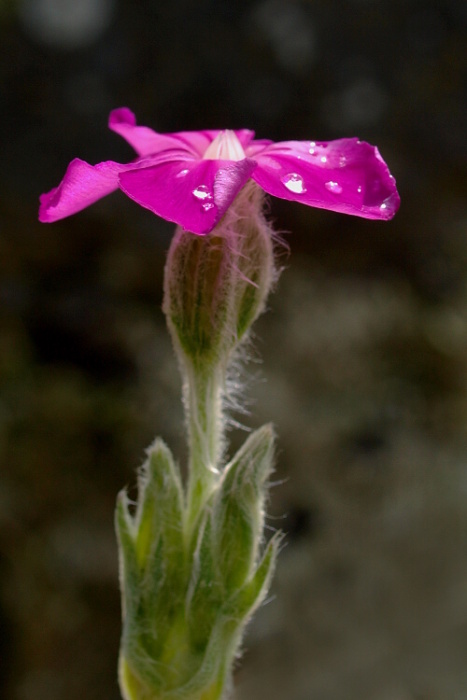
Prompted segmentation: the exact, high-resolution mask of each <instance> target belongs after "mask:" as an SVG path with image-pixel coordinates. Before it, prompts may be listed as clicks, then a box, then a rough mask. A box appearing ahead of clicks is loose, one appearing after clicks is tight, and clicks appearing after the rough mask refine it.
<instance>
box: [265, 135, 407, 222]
mask: <svg viewBox="0 0 467 700" xmlns="http://www.w3.org/2000/svg"><path fill="white" fill-rule="evenodd" d="M255 158H256V160H257V163H258V167H257V168H256V170H255V171H254V173H253V175H252V177H253V179H254V180H255V181H256V182H257V183H258V185H260V186H261V187H262V188H263V189H264V190H265V191H266V192H269V194H272V195H274V196H275V197H281V198H282V199H290V200H294V201H297V202H301V203H302V204H308V205H310V206H313V207H319V208H322V209H330V210H332V211H338V212H343V213H345V214H353V215H355V216H361V217H364V218H366V219H391V218H392V217H393V216H394V214H395V213H396V211H397V209H398V208H399V203H400V199H399V195H398V193H397V189H396V183H395V180H394V178H393V177H392V175H391V174H390V172H389V170H388V167H387V165H386V163H385V162H384V161H383V159H382V158H381V156H380V154H379V152H378V149H377V148H376V147H375V146H370V144H368V143H365V142H363V141H358V140H357V139H340V140H338V141H330V142H328V143H323V142H321V143H315V142H310V141H287V142H283V143H277V144H274V145H272V146H269V147H267V148H265V149H264V150H263V151H261V152H260V153H257V154H256V156H255Z"/></svg>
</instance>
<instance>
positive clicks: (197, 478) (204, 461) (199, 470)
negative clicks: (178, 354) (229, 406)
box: [184, 361, 225, 537]
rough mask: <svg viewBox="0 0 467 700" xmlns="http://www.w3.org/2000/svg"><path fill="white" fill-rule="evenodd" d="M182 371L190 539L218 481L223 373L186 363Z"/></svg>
mask: <svg viewBox="0 0 467 700" xmlns="http://www.w3.org/2000/svg"><path fill="white" fill-rule="evenodd" d="M184 369H185V387H184V391H185V411H186V414H187V426H188V448H189V468H188V484H187V523H186V526H187V534H188V537H190V535H191V532H192V531H193V528H194V526H195V525H196V522H197V520H198V516H199V513H200V511H201V510H202V508H203V507H204V505H205V503H206V501H207V500H208V498H209V496H210V494H211V493H212V490H213V488H214V487H215V485H216V483H217V481H218V480H219V472H220V460H221V457H222V452H223V448H224V425H223V416H222V396H223V392H224V385H225V370H224V368H223V367H222V366H219V365H214V367H209V368H206V366H204V367H201V368H200V367H196V366H195V364H194V363H192V362H189V361H188V362H186V363H185V366H184Z"/></svg>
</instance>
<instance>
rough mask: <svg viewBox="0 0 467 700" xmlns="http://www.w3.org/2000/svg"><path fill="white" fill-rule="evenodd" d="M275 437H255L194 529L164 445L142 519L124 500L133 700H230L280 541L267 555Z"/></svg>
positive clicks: (127, 688)
mask: <svg viewBox="0 0 467 700" xmlns="http://www.w3.org/2000/svg"><path fill="white" fill-rule="evenodd" d="M273 439H274V438H273V434H272V430H271V428H270V427H269V426H266V427H264V428H261V429H260V430H258V431H257V432H255V433H253V434H252V435H251V436H250V437H249V439H248V440H247V441H246V443H245V445H244V446H243V447H242V448H241V449H240V450H239V452H238V453H237V455H236V456H235V457H234V458H233V460H232V461H231V462H230V463H229V464H228V465H227V467H226V468H225V470H224V472H223V474H222V476H221V477H219V479H218V481H217V483H216V485H215V487H214V488H213V489H212V491H211V494H210V497H209V500H208V503H207V506H206V507H205V508H203V509H202V511H201V513H200V515H199V518H198V522H197V524H196V527H195V528H193V529H190V528H188V526H187V523H188V522H189V514H188V513H187V506H186V505H185V503H186V496H185V494H184V490H183V488H182V486H181V480H180V475H179V473H178V469H177V467H176V465H175V463H174V461H173V459H172V457H171V454H170V452H169V450H168V448H167V447H166V446H165V445H164V443H163V442H162V441H160V440H157V441H156V443H155V444H154V446H153V447H152V448H151V449H150V451H149V454H148V459H147V462H146V463H145V465H144V466H143V468H142V471H141V474H140V478H139V484H138V486H139V493H138V500H137V504H136V509H135V512H134V513H131V512H130V507H129V503H128V499H127V496H126V494H125V493H122V494H120V497H119V500H118V505H117V515H116V525H117V532H118V539H119V545H120V571H121V588H122V602H123V611H124V613H123V634H122V644H121V653H120V683H121V687H122V692H123V693H124V697H125V698H126V700H156V699H159V698H160V699H161V700H162V699H164V700H169V699H170V700H172V699H173V700H175V699H176V698H177V699H180V700H181V699H184V698H187V699H190V700H218V698H220V697H222V694H223V692H224V690H225V688H226V686H227V685H228V683H229V680H230V673H231V665H232V662H233V660H234V658H235V654H236V653H237V651H238V648H239V645H240V642H241V637H242V633H243V630H244V628H245V625H246V623H247V622H248V620H249V619H250V617H251V615H252V613H253V611H254V610H255V609H256V608H257V607H258V605H259V604H260V603H261V602H262V600H263V599H264V596H265V594H266V591H267V588H268V585H269V582H270V578H271V574H272V571H273V568H274V563H275V559H276V554H277V550H278V546H279V542H280V536H279V535H277V536H275V537H273V538H272V539H271V540H270V542H269V543H268V544H267V546H266V547H265V548H264V551H262V552H261V549H262V548H261V539H262V530H263V523H264V500H265V496H266V489H267V479H268V477H269V474H270V473H271V470H272V459H273Z"/></svg>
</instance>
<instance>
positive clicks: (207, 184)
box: [120, 158, 256, 234]
mask: <svg viewBox="0 0 467 700" xmlns="http://www.w3.org/2000/svg"><path fill="white" fill-rule="evenodd" d="M255 166H256V163H255V161H253V160H251V159H249V158H245V159H244V160H239V161H235V162H232V161H227V160H201V161H192V160H191V161H189V160H188V161H184V160H182V159H179V160H175V161H174V160H172V161H166V162H162V163H159V164H158V165H152V166H150V167H148V168H140V169H137V170H130V171H128V172H124V173H122V174H121V176H120V188H121V189H122V190H123V191H124V192H125V193H126V194H127V195H128V196H129V197H131V198H132V199H134V200H135V202H137V203H138V204H140V205H141V206H143V207H146V208H147V209H150V210H151V211H152V212H154V213H155V214H158V215H159V216H161V217H162V218H164V219H167V220H168V221H174V222H175V223H176V224H179V225H180V226H182V227H183V228H185V229H187V230H188V231H191V232H192V233H197V234H206V233H209V232H210V231H212V229H213V228H214V226H215V225H216V224H217V222H218V221H219V220H220V219H221V218H222V216H223V215H224V214H225V212H226V210H227V209H228V207H229V206H230V205H231V203H232V202H233V200H234V199H235V197H236V195H237V193H238V192H239V191H240V189H241V188H242V187H243V185H244V184H245V182H246V181H247V180H248V178H249V177H250V175H251V173H252V171H253V170H254V168H255Z"/></svg>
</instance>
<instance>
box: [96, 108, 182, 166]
mask: <svg viewBox="0 0 467 700" xmlns="http://www.w3.org/2000/svg"><path fill="white" fill-rule="evenodd" d="M109 129H112V131H115V133H117V134H120V136H122V137H123V138H124V139H125V140H126V141H127V142H128V143H129V144H130V146H132V147H133V148H134V149H135V151H136V152H137V153H138V154H139V155H140V156H147V155H149V154H151V153H157V152H158V151H163V150H165V149H166V148H180V146H184V143H183V142H182V143H181V142H180V140H178V139H177V138H175V137H174V135H172V134H158V133H157V131H153V130H152V129H150V128H149V127H147V126H137V124H136V117H135V115H134V114H133V112H132V111H131V110H130V109H128V107H120V108H119V109H114V110H112V112H110V116H109Z"/></svg>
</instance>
